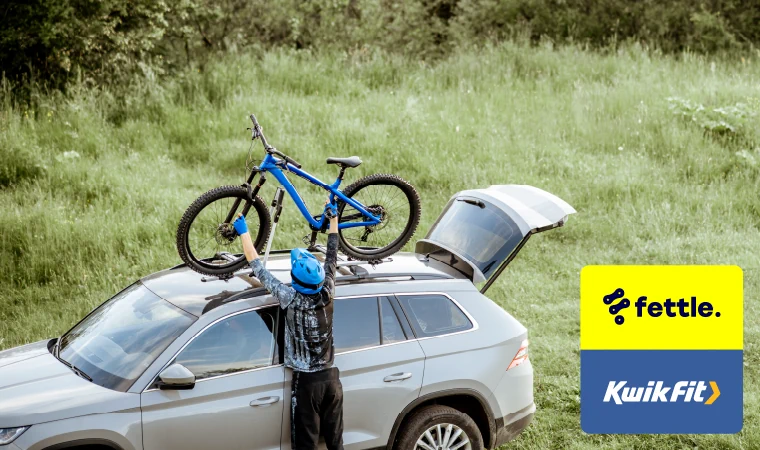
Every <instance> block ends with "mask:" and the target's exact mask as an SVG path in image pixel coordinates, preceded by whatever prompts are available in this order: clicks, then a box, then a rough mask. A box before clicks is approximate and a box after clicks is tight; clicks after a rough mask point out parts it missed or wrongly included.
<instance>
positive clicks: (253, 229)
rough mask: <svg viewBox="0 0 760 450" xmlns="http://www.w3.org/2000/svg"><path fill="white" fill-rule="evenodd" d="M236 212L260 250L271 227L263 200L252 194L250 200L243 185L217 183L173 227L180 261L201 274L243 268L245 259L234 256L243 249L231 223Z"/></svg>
mask: <svg viewBox="0 0 760 450" xmlns="http://www.w3.org/2000/svg"><path fill="white" fill-rule="evenodd" d="M238 213H243V214H244V215H245V221H246V223H247V224H248V230H249V233H250V234H251V239H253V245H254V247H256V250H257V251H259V252H261V251H262V250H263V248H264V245H265V244H266V241H267V238H268V237H269V231H270V228H271V218H270V217H269V211H267V208H266V204H265V203H264V200H262V199H261V197H259V196H256V197H255V198H254V199H253V201H251V200H250V199H249V197H248V190H247V189H246V188H245V187H243V186H221V187H218V188H215V189H212V190H210V191H208V192H206V193H205V194H203V195H201V196H200V197H198V199H197V200H195V201H194V202H193V203H192V204H191V205H190V206H189V207H188V208H187V211H185V214H183V215H182V220H180V222H179V227H177V250H178V251H179V256H180V258H182V261H184V262H185V263H187V265H188V266H189V267H190V268H191V269H193V270H194V271H196V272H198V273H202V274H204V275H213V276H220V275H226V274H229V273H232V272H235V271H236V270H239V269H241V268H243V266H245V264H246V259H245V256H236V254H237V253H240V252H241V251H242V249H243V248H242V244H240V240H239V239H238V234H237V232H236V231H235V229H234V227H233V226H232V222H233V221H234V220H235V218H236V217H237V215H238ZM230 218H231V219H230Z"/></svg>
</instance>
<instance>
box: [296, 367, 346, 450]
mask: <svg viewBox="0 0 760 450" xmlns="http://www.w3.org/2000/svg"><path fill="white" fill-rule="evenodd" d="M339 376H340V372H339V371H338V368H337V367H332V368H330V369H325V370H322V371H320V372H313V373H309V372H296V371H294V372H293V384H292V391H291V400H290V402H291V404H290V407H291V408H290V442H291V446H292V447H293V449H294V450H316V448H317V442H318V441H319V436H320V434H321V435H322V437H324V438H325V444H326V445H327V448H328V449H329V450H343V386H342V385H341V384H340V379H339Z"/></svg>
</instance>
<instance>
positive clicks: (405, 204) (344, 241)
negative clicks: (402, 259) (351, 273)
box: [338, 174, 422, 261]
mask: <svg viewBox="0 0 760 450" xmlns="http://www.w3.org/2000/svg"><path fill="white" fill-rule="evenodd" d="M343 193H344V194H345V195H346V197H349V198H351V199H353V200H356V201H358V202H359V203H361V204H362V205H364V207H365V208H366V209H367V210H368V211H370V212H372V213H373V214H379V215H380V216H381V221H380V223H379V224H377V225H372V226H359V227H352V228H341V229H340V231H339V238H340V246H341V249H342V250H343V253H345V254H346V255H348V256H350V257H352V258H355V259H360V260H364V261H372V260H377V259H382V258H385V257H387V256H390V255H392V254H394V253H396V252H397V251H399V250H401V248H402V247H403V246H404V245H405V244H406V243H407V242H409V239H411V238H412V235H414V232H415V230H416V229H417V225H418V224H419V222H420V213H421V209H422V208H421V206H420V197H419V195H418V194H417V191H416V190H415V189H414V186H412V185H411V184H409V183H408V182H407V181H405V180H403V179H402V178H400V177H397V176H396V175H388V174H376V175H370V176H367V177H364V178H360V179H359V180H357V181H356V182H355V183H353V184H351V185H350V186H348V187H346V188H345V189H344V190H343ZM366 220H367V218H366V217H364V216H363V214H361V213H360V212H359V211H358V210H356V209H355V208H353V207H352V206H351V205H349V204H347V203H345V202H341V201H339V202H338V221H339V223H341V224H344V225H345V224H348V223H351V222H364V221H366Z"/></svg>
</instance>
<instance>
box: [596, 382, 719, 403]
mask: <svg viewBox="0 0 760 450" xmlns="http://www.w3.org/2000/svg"><path fill="white" fill-rule="evenodd" d="M627 384H628V382H627V381H610V382H609V384H607V390H606V391H605V393H604V400H603V401H604V402H605V403H609V402H614V403H615V404H616V405H622V404H623V403H657V402H660V403H677V402H683V403H690V402H693V403H704V404H705V405H712V404H713V402H715V400H717V399H718V397H720V389H718V383H716V382H715V381H710V382H709V386H710V388H711V389H712V394H711V395H710V397H707V398H706V397H705V396H704V395H703V394H704V393H705V391H706V390H707V387H708V384H707V383H705V382H704V381H678V382H676V383H675V384H674V385H673V386H672V387H668V386H665V383H664V382H663V381H650V382H649V383H647V385H646V386H645V387H644V386H640V387H629V386H626V385H627ZM671 391H672V392H671ZM668 394H670V395H668Z"/></svg>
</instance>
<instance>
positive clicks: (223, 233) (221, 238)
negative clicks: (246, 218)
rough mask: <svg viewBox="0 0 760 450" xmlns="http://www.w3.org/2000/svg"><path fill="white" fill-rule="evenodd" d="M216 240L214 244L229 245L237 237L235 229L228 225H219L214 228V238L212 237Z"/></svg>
mask: <svg viewBox="0 0 760 450" xmlns="http://www.w3.org/2000/svg"><path fill="white" fill-rule="evenodd" d="M214 237H215V239H216V243H217V244H219V245H229V244H231V243H232V241H234V240H235V238H236V237H237V232H236V231H235V228H233V227H232V226H230V224H228V223H221V224H219V226H218V227H217V228H216V236H214Z"/></svg>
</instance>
